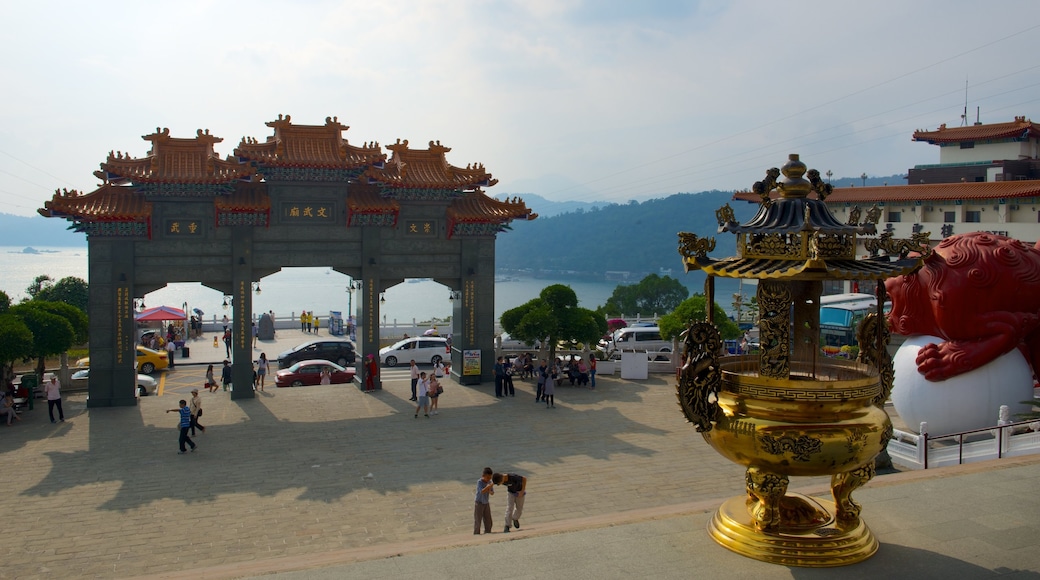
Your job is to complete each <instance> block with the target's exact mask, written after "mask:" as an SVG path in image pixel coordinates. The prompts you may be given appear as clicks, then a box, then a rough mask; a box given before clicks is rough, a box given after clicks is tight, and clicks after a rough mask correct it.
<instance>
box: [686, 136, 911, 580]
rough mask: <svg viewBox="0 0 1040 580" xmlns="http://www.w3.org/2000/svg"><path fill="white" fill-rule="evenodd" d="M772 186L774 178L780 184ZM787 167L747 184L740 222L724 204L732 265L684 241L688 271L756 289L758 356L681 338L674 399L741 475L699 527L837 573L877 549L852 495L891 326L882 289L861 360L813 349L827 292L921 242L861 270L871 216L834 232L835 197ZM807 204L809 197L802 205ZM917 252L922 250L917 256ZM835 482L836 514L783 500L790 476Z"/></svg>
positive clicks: (867, 463)
mask: <svg viewBox="0 0 1040 580" xmlns="http://www.w3.org/2000/svg"><path fill="white" fill-rule="evenodd" d="M781 174H782V175H783V176H782V177H781ZM804 175H806V166H805V164H803V163H802V162H801V161H799V159H798V156H797V155H791V156H790V159H789V160H788V162H787V163H786V164H785V165H784V166H783V168H781V169H776V168H774V169H770V170H769V171H768V172H767V174H766V179H765V180H763V181H761V182H757V183H755V186H754V188H753V190H752V191H753V192H754V194H756V195H757V196H758V197H759V198H760V199H761V207H760V208H759V211H758V213H757V214H756V215H755V217H753V218H752V219H751V220H750V221H748V222H747V223H745V224H740V223H737V222H736V221H735V220H734V219H733V211H732V209H731V208H730V207H729V206H728V205H727V206H724V207H723V208H722V209H720V210H719V211H718V212H717V216H718V220H719V231H720V232H732V233H736V234H737V236H738V239H737V251H738V256H737V257H734V258H725V259H721V260H715V259H712V258H709V257H708V256H707V252H709V251H711V250H712V249H714V245H715V241H714V239H704V238H699V237H698V236H696V235H695V234H690V233H685V232H684V233H680V234H679V240H680V244H679V253H680V254H682V256H683V263H684V265H685V267H686V270H687V271H690V270H694V269H697V270H703V271H704V272H705V273H707V275H708V277H707V281H706V282H705V290H706V294H707V299H708V300H707V302H708V304H709V305H711V304H713V303H714V278H715V277H716V276H726V277H734V278H751V279H757V280H758V281H759V282H758V294H757V297H758V304H759V333H760V344H761V350H760V352H758V353H757V354H750V355H749V354H745V355H736V356H728V355H725V356H724V355H723V353H724V351H723V348H722V347H723V343H722V339H721V337H720V335H719V332H718V330H717V328H716V327H715V325H714V323H713V320H712V319H711V314H710V313H711V312H712V308H711V307H710V306H709V308H708V312H709V319H708V320H707V321H705V322H694V323H692V324H691V325H690V326H689V328H687V329H686V331H685V332H684V334H683V345H684V349H683V365H682V369H681V370H680V373H679V379H678V385H677V395H678V399H679V405H680V407H681V408H682V410H683V413H684V414H685V415H686V418H687V419H688V420H689V421H690V422H691V423H694V424H695V425H696V427H697V431H699V432H700V433H701V434H702V435H703V436H704V439H705V441H707V442H708V443H709V444H710V445H711V446H712V447H714V448H715V450H716V451H718V452H719V453H720V454H722V455H723V456H725V457H726V458H728V459H730V460H731V461H733V462H735V463H738V464H740V465H744V466H746V467H747V472H746V476H745V484H746V490H747V493H746V494H745V495H742V496H739V497H735V498H732V499H730V500H728V501H726V502H725V503H724V504H723V505H722V506H721V507H720V508H719V510H718V511H717V512H716V513H715V515H714V517H713V518H712V520H711V522H710V523H709V524H708V533H709V534H710V535H711V537H712V538H713V539H715V541H717V542H718V543H720V544H722V545H723V546H725V547H726V548H729V549H730V550H733V551H735V552H737V553H739V554H743V555H745V556H748V557H751V558H755V559H758V560H764V561H767V562H774V563H778V564H784V565H789V566H813V567H816V566H841V565H845V564H851V563H854V562H859V561H861V560H864V559H866V558H869V557H870V556H871V555H873V554H874V552H876V551H877V547H878V543H877V540H876V539H875V538H874V535H873V534H872V533H871V532H870V529H869V528H868V527H867V526H866V524H865V523H863V521H862V520H861V519H860V506H859V505H858V504H857V503H856V502H855V501H853V499H852V497H851V494H852V492H853V491H854V490H855V489H856V488H858V487H860V486H862V485H863V484H865V483H866V482H867V481H869V480H870V479H871V478H872V477H873V476H874V458H875V457H876V456H877V454H878V453H880V452H881V451H882V450H883V449H884V448H885V445H886V444H887V442H888V440H889V439H890V438H891V434H892V423H891V422H890V420H889V418H888V415H887V414H886V413H885V411H884V409H883V404H884V401H885V399H887V398H888V395H889V392H890V391H891V388H892V377H893V371H892V361H891V358H890V357H889V355H888V353H887V345H888V339H889V333H888V328H887V326H886V324H885V322H884V315H883V312H882V310H881V309H882V305H883V304H884V302H885V295H884V284H876V286H877V288H878V292H879V295H878V310H877V311H876V312H873V313H871V314H870V315H868V316H867V317H866V318H865V319H864V320H863V322H862V323H861V324H860V326H859V328H858V330H857V339H858V341H859V346H860V354H859V357H858V359H857V360H856V361H848V360H843V359H833V358H828V357H825V356H823V355H822V353H821V350H820V344H819V342H820V328H819V322H820V307H819V304H820V295H821V294H822V289H823V282H824V281H825V280H862V281H874V282H875V283H876V282H877V281H878V280H883V279H885V278H888V277H892V276H898V275H901V274H905V273H909V272H912V271H914V270H916V269H917V268H919V267H920V264H921V261H922V258H921V257H920V256H917V257H910V256H909V255H910V253H912V252H916V253H918V254H919V255H921V256H923V255H927V252H928V249H927V248H928V240H927V235H924V236H921V237H920V239H915V240H914V242H913V243H909V242H906V241H893V240H891V239H889V238H886V237H883V240H884V241H883V243H881V244H874V245H873V246H872V247H873V248H876V249H874V250H872V255H871V256H870V257H869V258H864V259H856V236H857V235H874V234H875V233H876V224H877V221H878V218H879V217H880V213H881V212H880V210H879V209H878V208H877V207H873V208H871V209H870V210H869V211H868V212H867V217H866V219H865V220H864V221H863V222H862V223H859V224H857V223H856V221H858V220H859V216H860V211H859V209H858V208H856V209H854V210H853V211H852V217H851V219H850V220H849V223H847V224H842V223H840V222H838V221H837V220H836V219H835V218H834V217H833V215H832V214H831V213H830V211H829V210H828V209H827V207H826V205H825V204H824V199H825V198H826V197H827V195H829V194H830V192H831V186H830V185H829V184H825V183H823V182H822V180H821V179H820V177H819V173H818V172H816V171H815V170H811V171H809V172H808V177H809V178H808V179H805V178H804V177H803V176H804ZM812 194H815V197H814V198H810V197H809V196H810V195H812ZM922 244H923V245H922ZM816 475H830V476H831V492H832V495H833V499H834V503H833V505H832V506H824V505H823V504H822V503H821V502H820V501H817V500H816V499H813V498H810V497H806V496H803V495H799V494H794V493H792V494H788V493H787V487H788V482H789V477H791V476H816Z"/></svg>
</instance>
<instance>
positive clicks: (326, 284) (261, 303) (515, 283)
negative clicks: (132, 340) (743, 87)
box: [0, 247, 754, 324]
mask: <svg viewBox="0 0 1040 580" xmlns="http://www.w3.org/2000/svg"><path fill="white" fill-rule="evenodd" d="M23 249H24V248H23V247H17V248H16V247H0V272H3V276H2V278H0V290H3V291H4V292H6V293H7V295H8V296H10V297H11V301H12V302H15V303H16V302H19V301H21V299H22V298H26V297H27V294H26V293H25V289H26V288H27V287H28V286H29V285H30V284H31V283H32V281H33V279H35V278H36V276H39V275H41V274H47V275H48V276H50V277H51V278H53V279H54V280H55V281H57V280H60V279H62V278H64V277H66V276H76V277H79V278H83V279H84V280H87V249H86V248H82V247H79V248H36V249H37V250H38V251H39V252H40V253H37V254H26V253H23V252H22V250H23ZM673 276H674V277H676V278H678V279H679V280H680V281H681V282H683V283H685V284H686V285H687V287H688V288H690V290H691V293H699V292H703V291H704V276H703V275H701V274H699V273H696V274H692V273H691V274H684V273H682V272H681V271H679V273H678V274H675V275H673ZM88 282H89V280H88ZM349 283H350V278H348V277H346V276H344V275H343V274H340V273H338V272H334V271H331V270H328V269H326V268H287V269H285V270H282V271H281V272H277V273H275V274H272V275H270V276H268V277H266V278H264V279H262V280H260V289H261V293H260V295H258V296H254V297H253V310H254V311H255V312H267V311H269V310H273V311H274V313H275V315H276V316H278V317H283V316H289V315H290V314H295V315H297V316H298V315H299V313H300V311H302V310H309V311H314V312H315V313H316V314H317V315H318V316H320V317H322V318H325V317H327V316H328V314H329V312H330V311H339V312H341V313H342V314H343V316H344V317H346V316H347V314H348V308H349V307H350V306H351V305H352V302H353V300H352V299H351V296H350V294H349V293H348V292H347V290H346V288H347V284H349ZM551 284H564V285H567V286H570V287H571V289H573V290H574V292H575V294H577V296H578V303H579V306H582V307H584V308H589V309H594V308H596V307H598V306H601V305H602V304H604V303H605V302H606V301H607V299H608V298H610V295H611V294H612V293H613V292H614V289H615V288H616V287H617V283H616V282H607V281H602V280H596V281H581V280H573V279H548V278H517V279H511V280H510V281H503V282H498V283H496V285H495V317H496V320H497V319H498V317H500V316H501V315H502V313H503V312H504V311H506V310H509V309H510V308H515V307H517V306H520V305H521V304H524V303H526V302H527V301H529V300H531V299H533V298H537V297H538V294H539V292H541V291H542V289H543V288H545V287H546V286H549V285H551ZM450 290H451V289H450V288H448V287H446V286H443V285H441V284H438V283H437V282H433V281H431V280H423V281H415V282H407V281H406V282H404V283H401V284H398V285H397V286H394V287H392V288H390V289H388V290H387V291H386V302H385V303H384V304H383V306H382V313H383V314H384V315H385V317H386V322H388V323H394V322H396V323H398V324H411V323H412V322H413V321H414V322H416V323H421V322H427V321H432V320H434V319H438V320H445V319H447V318H449V317H450V316H451V313H452V303H451V302H450V301H449V300H448V294H449V291H450ZM737 291H738V282H737V281H736V280H730V279H717V280H716V295H717V296H718V299H717V301H718V302H719V304H720V305H721V306H722V307H723V308H724V309H726V310H727V311H730V310H731V309H732V306H731V304H730V301H731V297H732V295H733V294H734V293H735V292H737ZM744 294H745V300H747V298H749V297H750V296H752V295H753V294H754V287H753V286H749V285H745V287H744ZM356 296H357V295H356V294H355V297H356ZM144 301H145V305H146V306H148V307H153V306H161V305H167V306H175V307H177V308H180V307H182V306H183V305H184V303H187V305H188V308H189V309H195V308H198V309H200V310H202V311H203V312H205V319H207V320H213V319H214V317H216V318H217V319H219V318H221V317H222V316H223V315H224V314H225V310H224V309H223V308H222V304H223V294H221V293H220V292H218V291H216V290H211V289H209V288H204V287H203V286H202V285H201V284H197V283H192V284H185V283H174V284H169V285H168V286H166V287H165V288H161V289H159V290H156V291H155V292H152V293H150V294H147V295H145V296H144ZM626 314H632V315H634V314H637V313H626ZM638 314H641V315H643V316H652V315H653V314H654V313H652V312H648V313H638ZM659 314H660V313H659Z"/></svg>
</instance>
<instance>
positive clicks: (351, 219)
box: [39, 115, 537, 407]
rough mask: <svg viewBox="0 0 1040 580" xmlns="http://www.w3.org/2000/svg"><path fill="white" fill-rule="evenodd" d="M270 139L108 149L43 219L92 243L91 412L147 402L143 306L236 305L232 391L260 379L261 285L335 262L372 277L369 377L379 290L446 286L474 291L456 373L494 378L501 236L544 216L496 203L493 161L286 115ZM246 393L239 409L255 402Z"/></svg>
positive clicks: (456, 345) (460, 330)
mask: <svg viewBox="0 0 1040 580" xmlns="http://www.w3.org/2000/svg"><path fill="white" fill-rule="evenodd" d="M267 126H268V127H271V128H272V129H273V131H274V134H273V135H271V136H269V137H268V138H267V139H266V141H263V142H261V141H259V140H257V139H254V138H249V137H246V138H243V140H242V141H241V142H240V143H239V145H238V147H237V148H236V149H235V151H234V155H233V156H229V157H227V158H226V159H221V158H220V157H219V155H217V154H216V153H215V152H214V149H213V146H214V144H216V143H219V142H221V141H222V139H221V138H219V137H216V136H213V135H210V133H209V131H208V130H207V131H202V130H199V131H198V132H197V134H196V136H195V137H194V138H192V139H181V138H174V137H171V136H170V133H169V130H168V129H163V130H159V129H157V130H156V132H155V133H153V134H151V135H146V136H144V139H145V140H146V141H150V142H151V150H150V151H149V152H148V153H147V155H146V156H145V157H141V158H133V157H131V156H130V155H129V154H123V153H122V152H119V153H110V154H109V156H108V159H107V160H106V161H105V162H104V163H102V164H101V171H98V172H95V175H96V176H97V177H98V178H100V179H101V185H100V186H99V187H98V189H97V190H95V191H93V192H91V193H87V194H80V193H79V192H76V191H60V192H56V193H55V195H54V197H53V198H52V199H51V200H50V201H49V202H47V203H46V204H45V205H44V207H43V208H42V209H40V210H39V212H40V213H41V214H42V215H44V216H46V217H60V218H64V219H67V220H69V221H70V222H72V224H73V227H74V228H76V229H77V230H79V231H82V232H85V233H86V234H87V243H88V252H89V254H88V256H89V257H88V260H89V284H90V305H89V312H88V314H89V317H90V357H91V372H90V385H89V394H90V397H89V399H88V406H91V407H102V406H106V407H107V406H129V405H136V404H137V398H136V396H135V393H134V389H135V381H136V370H135V369H134V367H133V364H132V361H133V360H134V357H135V344H134V342H135V338H136V337H135V334H134V333H135V325H134V298H135V297H143V296H144V295H145V294H147V293H148V292H151V291H153V290H156V289H158V288H161V287H163V286H165V285H166V284H167V283H169V282H200V283H202V284H203V285H205V286H207V287H209V288H213V289H215V290H218V291H221V292H223V293H224V294H225V295H231V296H233V297H234V300H233V301H232V306H233V308H234V311H233V313H234V318H233V321H234V322H233V324H234V326H235V327H234V328H233V332H232V335H233V336H234V340H235V342H236V344H235V348H234V349H233V354H232V373H233V383H234V384H237V385H241V384H245V385H249V384H252V373H253V366H252V360H251V357H252V349H251V348H250V337H251V332H250V331H251V329H250V323H251V321H252V318H253V317H252V314H253V313H252V292H251V288H252V283H253V282H255V281H259V280H260V279H261V278H263V277H264V276H267V275H269V274H272V273H274V272H277V271H279V270H280V269H281V268H283V267H308V266H310V267H331V268H332V269H333V270H335V271H337V272H340V273H343V274H346V275H347V276H349V277H351V278H352V279H355V280H359V281H361V282H362V292H361V296H360V301H359V303H358V316H357V350H358V361H357V367H358V369H359V374H360V372H361V371H360V369H361V366H362V364H361V363H362V361H363V360H364V357H365V356H366V355H367V354H375V355H376V356H378V351H379V320H380V301H379V297H380V293H381V292H383V291H384V290H386V289H387V288H389V287H391V286H394V285H396V284H398V283H400V282H402V281H403V280H404V279H405V278H432V279H434V280H436V281H437V282H439V283H441V284H444V285H445V286H448V287H450V288H452V289H453V291H456V290H457V291H458V292H460V293H461V300H456V301H455V306H454V311H453V315H452V318H453V325H454V330H453V340H452V353H451V359H452V363H453V364H452V367H453V369H457V371H455V373H453V374H454V376H456V378H457V379H459V380H460V381H461V382H463V383H470V384H476V383H480V382H482V381H483V380H490V379H491V376H490V373H491V372H492V370H491V369H492V367H493V363H494V361H493V358H494V354H493V351H492V349H491V348H490V347H491V344H492V339H493V332H494V304H495V287H494V270H495V236H496V235H497V234H498V233H499V232H501V231H503V230H504V229H505V228H506V226H507V225H508V224H509V223H510V222H511V221H513V220H517V219H520V220H530V219H534V218H536V217H537V215H536V214H534V213H532V212H531V211H530V210H529V209H527V207H526V206H525V204H524V203H523V202H522V201H520V200H518V199H515V198H514V199H512V200H507V201H499V200H496V199H493V198H491V197H488V196H487V195H486V194H485V193H484V192H483V191H482V188H486V187H490V186H492V185H494V184H495V183H496V182H497V180H495V179H492V177H491V174H490V173H488V172H487V171H486V170H485V169H484V166H483V165H481V164H470V165H467V166H466V167H464V168H463V167H455V166H453V165H451V164H449V163H448V161H447V159H446V154H447V153H448V152H449V151H450V150H451V149H450V148H448V147H445V146H442V145H441V144H440V142H432V141H431V142H430V144H429V147H428V148H427V149H412V148H410V147H409V145H408V141H400V140H398V142H397V143H394V144H392V145H388V146H386V149H388V150H389V151H390V152H391V154H392V155H390V159H389V160H388V159H387V154H386V153H384V152H383V148H382V147H381V146H380V145H379V144H378V143H376V142H371V143H365V144H363V145H361V146H355V145H351V144H349V143H348V142H347V140H346V139H344V138H343V132H344V131H345V130H347V129H348V127H346V126H344V125H342V124H340V123H339V121H338V120H337V119H335V118H327V119H325V124H324V125H294V124H292V122H291V119H290V117H289V116H287V115H286V116H284V117H283V116H281V115H279V117H278V119H277V120H275V121H271V122H268V123H267ZM477 349H479V350H481V365H480V368H481V374H480V375H472V376H471V375H462V376H460V375H459V374H458V372H461V371H462V369H463V365H462V352H463V351H464V350H477ZM253 396H254V393H253V391H252V389H235V390H234V391H233V392H232V398H233V399H242V398H252V397H253Z"/></svg>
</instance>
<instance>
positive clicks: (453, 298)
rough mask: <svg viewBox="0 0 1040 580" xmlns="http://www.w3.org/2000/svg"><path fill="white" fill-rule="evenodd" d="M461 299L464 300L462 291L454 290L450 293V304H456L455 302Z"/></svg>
mask: <svg viewBox="0 0 1040 580" xmlns="http://www.w3.org/2000/svg"><path fill="white" fill-rule="evenodd" d="M459 298H462V291H461V290H452V291H451V292H449V293H448V301H449V302H454V301H456V300H458V299H459Z"/></svg>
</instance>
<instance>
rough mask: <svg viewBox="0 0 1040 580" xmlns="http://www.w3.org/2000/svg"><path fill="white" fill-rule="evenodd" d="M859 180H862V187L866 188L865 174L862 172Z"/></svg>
mask: <svg viewBox="0 0 1040 580" xmlns="http://www.w3.org/2000/svg"><path fill="white" fill-rule="evenodd" d="M859 178H860V179H862V180H863V187H866V186H867V174H866V172H864V173H863V175H860V176H859Z"/></svg>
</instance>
